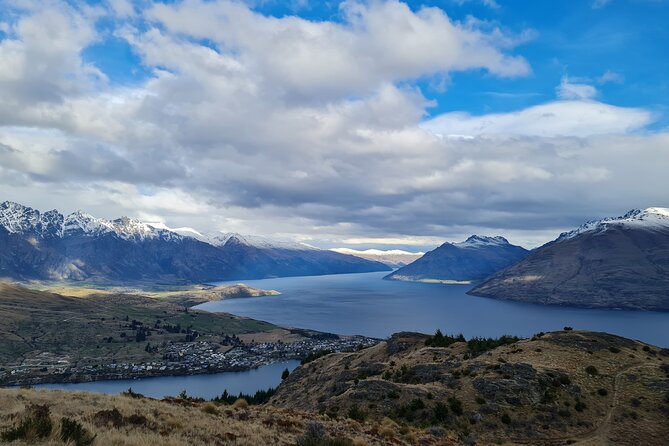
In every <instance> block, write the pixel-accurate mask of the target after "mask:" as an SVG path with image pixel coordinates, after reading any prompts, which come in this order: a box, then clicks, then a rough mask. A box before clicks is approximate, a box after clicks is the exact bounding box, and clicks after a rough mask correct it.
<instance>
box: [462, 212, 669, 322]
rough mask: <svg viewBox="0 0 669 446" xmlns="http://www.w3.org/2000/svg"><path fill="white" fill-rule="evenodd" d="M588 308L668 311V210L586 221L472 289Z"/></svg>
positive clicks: (484, 293)
mask: <svg viewBox="0 0 669 446" xmlns="http://www.w3.org/2000/svg"><path fill="white" fill-rule="evenodd" d="M471 294H474V295H477V296H485V297H494V298H499V299H510V300H519V301H525V302H532V303H542V304H562V305H575V306H583V307H593V308H625V309H639V310H669V209H663V208H649V209H646V210H643V211H642V210H633V211H630V212H629V213H627V214H625V215H623V216H622V217H617V218H607V219H604V220H599V221H594V222H588V223H586V224H584V225H582V226H581V227H579V228H577V229H575V230H573V231H570V232H566V233H563V234H561V235H560V236H559V237H558V238H557V239H556V240H554V241H552V242H550V243H548V244H546V245H544V246H542V247H540V248H538V249H536V250H534V251H533V252H532V253H531V254H530V255H529V256H527V258H525V259H524V260H522V261H521V262H519V263H518V264H516V265H514V266H512V267H510V268H508V269H506V270H504V271H502V272H500V273H499V274H496V275H495V276H493V277H492V278H490V279H489V280H488V281H486V282H484V283H482V284H480V285H479V286H477V287H476V288H474V289H473V290H472V291H471Z"/></svg>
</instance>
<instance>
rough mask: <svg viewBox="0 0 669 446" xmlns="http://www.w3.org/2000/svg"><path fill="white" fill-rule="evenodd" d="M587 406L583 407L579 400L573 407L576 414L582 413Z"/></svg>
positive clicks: (583, 404)
mask: <svg viewBox="0 0 669 446" xmlns="http://www.w3.org/2000/svg"><path fill="white" fill-rule="evenodd" d="M587 407H588V406H586V405H585V403H584V402H583V401H581V400H579V401H576V404H575V405H574V409H576V412H583V411H584V410H585V409H586V408H587Z"/></svg>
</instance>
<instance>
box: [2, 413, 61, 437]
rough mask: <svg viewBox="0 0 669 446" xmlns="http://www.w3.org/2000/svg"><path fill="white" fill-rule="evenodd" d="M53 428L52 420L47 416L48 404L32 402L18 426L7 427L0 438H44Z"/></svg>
mask: <svg viewBox="0 0 669 446" xmlns="http://www.w3.org/2000/svg"><path fill="white" fill-rule="evenodd" d="M52 430H53V422H52V421H51V417H50V416H49V406H46V405H37V404H33V405H31V406H28V408H27V409H26V415H25V417H24V418H23V420H22V421H21V422H20V423H19V425H18V426H16V427H14V428H11V429H8V430H6V431H4V432H2V434H0V438H1V439H2V440H3V441H7V442H12V441H16V440H35V439H39V438H46V437H48V436H49V435H50V434H51V431H52Z"/></svg>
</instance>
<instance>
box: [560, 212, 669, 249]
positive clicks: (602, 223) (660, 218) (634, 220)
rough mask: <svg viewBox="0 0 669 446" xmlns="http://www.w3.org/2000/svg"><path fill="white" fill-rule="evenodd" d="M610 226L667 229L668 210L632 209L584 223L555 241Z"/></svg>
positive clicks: (602, 229) (600, 230)
mask: <svg viewBox="0 0 669 446" xmlns="http://www.w3.org/2000/svg"><path fill="white" fill-rule="evenodd" d="M611 226H628V227H635V228H640V229H641V228H643V229H649V230H653V229H660V228H669V208H660V207H651V208H647V209H643V210H641V209H632V210H631V211H629V212H627V213H626V214H625V215H621V216H620V217H607V218H603V219H601V220H592V221H589V222H586V223H584V224H582V225H581V226H579V227H578V228H576V229H573V230H571V231H568V232H563V233H562V234H560V236H559V237H558V238H557V239H556V240H555V241H556V242H561V241H564V240H569V239H571V238H574V237H576V236H577V235H580V234H583V233H586V232H594V233H599V232H603V231H606V230H607V229H608V228H609V227H611Z"/></svg>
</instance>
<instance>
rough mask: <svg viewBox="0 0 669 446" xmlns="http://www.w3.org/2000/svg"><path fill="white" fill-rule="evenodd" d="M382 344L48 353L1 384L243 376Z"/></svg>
mask: <svg viewBox="0 0 669 446" xmlns="http://www.w3.org/2000/svg"><path fill="white" fill-rule="evenodd" d="M378 342H379V340H378V339H374V338H368V337H362V336H353V337H339V336H335V335H332V336H326V337H313V338H305V339H302V340H299V341H295V342H282V341H277V342H262V343H256V342H254V341H251V342H244V341H242V340H241V339H240V338H238V337H237V336H231V337H230V336H228V337H226V338H225V339H224V340H223V341H222V342H220V343H216V342H211V341H192V342H169V343H165V344H164V345H160V346H153V347H152V346H151V345H150V344H147V347H146V348H147V349H148V350H151V352H152V353H154V354H156V355H154V356H158V355H160V354H162V359H156V360H151V361H147V362H137V363H134V362H111V363H108V364H100V363H93V364H85V365H77V364H72V363H71V361H70V358H69V357H68V356H67V355H55V354H52V353H48V352H43V353H41V354H39V355H37V356H35V357H33V358H30V359H26V360H25V361H23V362H22V363H21V365H19V366H15V367H6V368H5V369H4V370H0V385H3V386H12V385H13V386H26V385H36V384H44V383H64V382H86V381H98V380H107V379H135V378H146V377H153V376H176V375H196V374H207V373H220V372H231V371H243V370H250V369H254V368H258V367H261V366H264V365H268V364H272V363H275V362H282V361H286V360H291V359H294V360H304V359H305V358H308V357H309V356H310V355H318V354H321V353H323V352H328V353H329V352H345V351H355V350H359V349H362V348H367V347H370V346H373V345H375V344H377V343H378Z"/></svg>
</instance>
